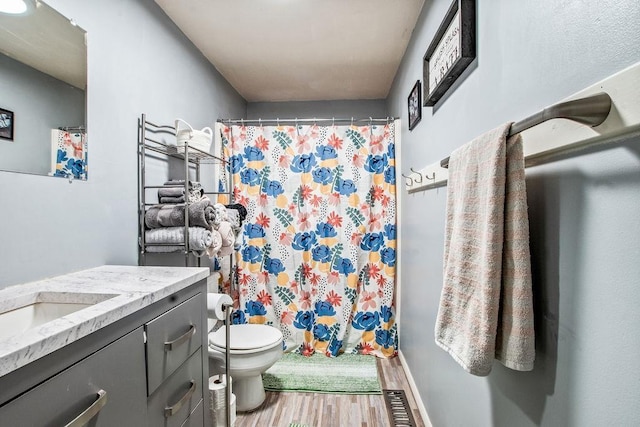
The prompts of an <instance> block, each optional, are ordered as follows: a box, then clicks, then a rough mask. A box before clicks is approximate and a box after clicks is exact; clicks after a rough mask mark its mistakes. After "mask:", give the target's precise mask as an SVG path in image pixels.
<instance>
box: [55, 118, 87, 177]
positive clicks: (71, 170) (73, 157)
mask: <svg viewBox="0 0 640 427" xmlns="http://www.w3.org/2000/svg"><path fill="white" fill-rule="evenodd" d="M87 161H88V156H87V133H86V132H81V131H68V130H63V129H51V175H53V176H59V177H62V178H75V179H83V180H86V179H87V177H88V164H87Z"/></svg>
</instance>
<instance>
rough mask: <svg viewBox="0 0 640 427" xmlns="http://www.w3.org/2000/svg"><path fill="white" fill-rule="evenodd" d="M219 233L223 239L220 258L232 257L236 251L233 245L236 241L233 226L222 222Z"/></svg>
mask: <svg viewBox="0 0 640 427" xmlns="http://www.w3.org/2000/svg"><path fill="white" fill-rule="evenodd" d="M218 232H219V233H220V236H221V237H222V247H221V248H220V251H219V253H218V256H221V257H225V256H227V255H231V254H232V253H233V250H234V248H233V245H234V243H235V241H236V239H235V234H234V233H233V228H232V227H231V224H230V223H229V222H227V221H221V222H220V225H219V226H218Z"/></svg>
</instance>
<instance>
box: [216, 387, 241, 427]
mask: <svg viewBox="0 0 640 427" xmlns="http://www.w3.org/2000/svg"><path fill="white" fill-rule="evenodd" d="M211 419H212V420H213V425H214V426H226V425H227V412H226V408H225V407H224V405H222V406H221V407H220V408H213V407H212V408H211ZM235 422H236V395H235V394H233V393H232V394H231V426H232V427H233V425H234V424H235Z"/></svg>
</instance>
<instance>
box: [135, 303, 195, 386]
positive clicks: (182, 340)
mask: <svg viewBox="0 0 640 427" xmlns="http://www.w3.org/2000/svg"><path fill="white" fill-rule="evenodd" d="M203 298H206V296H204V295H203V294H198V295H196V296H193V297H191V298H190V299H188V300H186V301H185V302H183V303H182V304H180V305H178V306H177V307H174V308H172V309H171V310H169V311H167V312H166V313H164V314H163V315H161V316H158V317H157V318H155V319H153V320H152V321H151V322H149V323H147V325H146V330H147V381H148V386H149V390H148V393H149V395H151V394H153V393H154V392H155V390H156V389H157V388H158V387H159V386H160V384H162V382H163V381H164V380H165V379H166V378H167V377H169V376H170V375H171V374H172V373H173V372H174V371H175V370H176V369H177V368H178V367H179V366H180V365H182V364H183V363H184V361H185V360H187V359H188V358H189V356H191V355H192V354H193V353H194V352H195V351H196V350H198V349H199V348H200V346H201V345H202V328H203V326H202V309H203V307H205V306H206V303H205V302H204V301H203Z"/></svg>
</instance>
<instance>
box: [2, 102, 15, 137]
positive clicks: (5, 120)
mask: <svg viewBox="0 0 640 427" xmlns="http://www.w3.org/2000/svg"><path fill="white" fill-rule="evenodd" d="M13 120H14V118H13V111H9V110H5V109H4V108H0V139H6V140H8V141H13Z"/></svg>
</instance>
